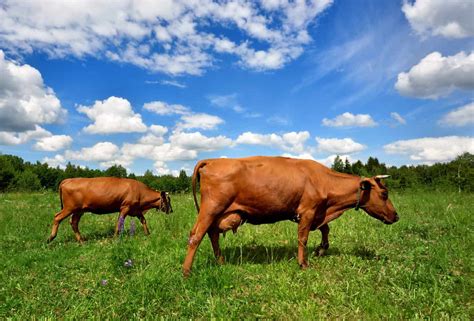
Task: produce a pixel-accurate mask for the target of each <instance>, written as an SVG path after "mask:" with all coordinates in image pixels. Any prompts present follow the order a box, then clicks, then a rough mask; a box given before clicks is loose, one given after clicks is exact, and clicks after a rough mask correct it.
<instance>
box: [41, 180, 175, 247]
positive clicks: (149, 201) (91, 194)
mask: <svg viewBox="0 0 474 321" xmlns="http://www.w3.org/2000/svg"><path fill="white" fill-rule="evenodd" d="M59 198H60V199H61V211H60V212H59V213H57V214H56V215H55V216H54V221H53V229H52V231H51V235H50V236H49V238H48V242H51V241H52V240H53V239H54V238H55V237H56V234H57V233H58V227H59V223H61V221H62V220H64V219H65V218H66V217H68V216H69V215H71V214H72V218H71V226H72V229H73V231H74V234H75V235H76V239H77V240H78V241H79V242H81V241H82V239H81V234H80V233H79V221H80V219H81V217H82V214H84V212H92V213H95V214H108V213H115V212H120V215H119V219H118V220H117V225H116V227H115V235H117V234H118V232H119V222H120V221H122V222H123V221H124V220H125V217H126V216H127V215H129V216H135V217H138V218H139V219H140V222H141V223H142V225H143V229H144V231H145V234H147V235H148V234H149V233H150V232H149V230H148V226H147V224H146V220H145V217H144V216H143V215H144V214H145V212H146V211H148V210H149V209H152V208H155V209H157V210H161V211H163V212H165V213H166V214H168V213H170V212H172V211H173V209H172V208H171V202H170V198H169V196H168V194H167V193H166V192H158V191H154V190H152V189H151V188H149V187H148V186H146V185H145V184H143V183H141V182H139V181H136V180H133V179H128V178H116V177H96V178H68V179H65V180H63V181H62V182H61V184H60V185H59Z"/></svg>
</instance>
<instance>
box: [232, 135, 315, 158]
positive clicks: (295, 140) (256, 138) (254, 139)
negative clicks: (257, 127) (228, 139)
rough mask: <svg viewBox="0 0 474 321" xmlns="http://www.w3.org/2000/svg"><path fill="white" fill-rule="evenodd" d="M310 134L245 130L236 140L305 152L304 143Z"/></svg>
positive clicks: (289, 150)
mask: <svg viewBox="0 0 474 321" xmlns="http://www.w3.org/2000/svg"><path fill="white" fill-rule="evenodd" d="M309 136H310V135H309V132H307V131H302V132H289V133H285V134H283V135H277V134H256V133H252V132H245V133H243V134H241V135H239V137H237V140H236V141H235V142H236V143H237V144H247V145H263V146H270V147H273V148H278V149H281V150H283V151H287V152H290V153H303V152H305V146H304V144H305V142H306V141H307V140H308V138H309Z"/></svg>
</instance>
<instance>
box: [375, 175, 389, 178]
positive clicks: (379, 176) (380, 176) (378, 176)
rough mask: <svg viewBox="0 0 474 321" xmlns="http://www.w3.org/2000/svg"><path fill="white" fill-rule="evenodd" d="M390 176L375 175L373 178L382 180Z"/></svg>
mask: <svg viewBox="0 0 474 321" xmlns="http://www.w3.org/2000/svg"><path fill="white" fill-rule="evenodd" d="M389 177H390V175H377V176H375V178H378V179H382V178H389Z"/></svg>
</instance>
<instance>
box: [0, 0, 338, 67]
mask: <svg viewBox="0 0 474 321" xmlns="http://www.w3.org/2000/svg"><path fill="white" fill-rule="evenodd" d="M331 3H332V0H309V1H293V2H288V1H282V2H280V3H278V5H268V4H266V5H262V6H260V5H258V4H257V3H256V2H255V1H250V0H230V1H222V2H220V1H219V2H217V1H208V0H197V1H187V0H176V1H171V0H162V1H159V2H155V1H147V0H142V1H136V0H122V1H94V0H83V1H79V2H74V1H73V2H70V1H60V0H43V1H14V0H5V1H4V5H3V6H2V7H0V42H1V43H2V44H3V46H5V47H8V48H9V49H11V50H17V51H24V52H31V51H33V50H40V51H43V52H46V53H47V54H49V55H50V56H53V57H58V56H59V57H63V56H74V57H83V56H88V55H91V56H95V57H98V58H107V59H110V60H113V61H120V62H126V63H131V64H134V65H137V66H140V67H142V68H146V69H148V70H151V71H158V72H164V73H167V74H171V75H178V74H191V75H198V74H201V73H203V72H204V70H205V69H206V68H208V67H211V66H212V65H213V63H214V62H215V60H216V59H215V57H214V55H217V54H227V55H232V56H234V57H236V58H237V60H238V64H239V65H241V66H244V67H245V68H251V69H255V70H268V69H277V68H281V67H283V66H284V65H285V64H286V63H288V62H289V61H292V60H293V59H296V58H297V57H298V56H299V55H301V53H302V52H303V49H304V46H305V45H306V44H308V43H309V42H310V41H311V37H310V36H309V33H308V27H309V25H310V23H311V22H314V21H315V19H316V17H317V16H318V15H319V14H320V13H321V12H323V11H324V10H325V9H326V8H328V7H329V6H330V5H331ZM229 29H230V30H231V31H232V32H228V30H229ZM226 36H232V37H233V39H229V38H227V37H226ZM257 48H258V49H257Z"/></svg>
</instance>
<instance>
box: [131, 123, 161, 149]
mask: <svg viewBox="0 0 474 321" xmlns="http://www.w3.org/2000/svg"><path fill="white" fill-rule="evenodd" d="M148 130H149V133H148V134H146V135H145V136H142V137H140V139H139V140H138V142H139V143H140V144H145V145H162V144H163V143H164V142H165V138H164V137H163V136H164V135H165V134H166V133H167V132H168V128H166V127H165V126H161V125H151V126H150V127H149V128H148Z"/></svg>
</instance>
